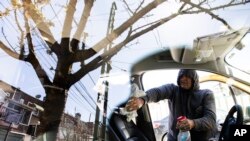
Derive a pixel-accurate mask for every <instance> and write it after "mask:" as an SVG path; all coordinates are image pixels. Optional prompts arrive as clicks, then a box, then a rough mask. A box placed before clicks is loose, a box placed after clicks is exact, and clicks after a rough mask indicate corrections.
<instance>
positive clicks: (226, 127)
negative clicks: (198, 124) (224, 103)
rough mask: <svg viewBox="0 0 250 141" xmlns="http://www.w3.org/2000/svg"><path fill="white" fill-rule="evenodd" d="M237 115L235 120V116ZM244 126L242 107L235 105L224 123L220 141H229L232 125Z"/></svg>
mask: <svg viewBox="0 0 250 141" xmlns="http://www.w3.org/2000/svg"><path fill="white" fill-rule="evenodd" d="M234 113H237V117H236V118H235V117H234V116H233V115H234ZM242 124H243V112H242V107H241V106H240V105H234V106H233V107H232V108H231V109H230V111H229V112H228V114H227V117H226V119H225V121H224V123H223V126H222V129H221V132H220V137H219V141H228V140H229V135H230V133H229V132H230V125H242Z"/></svg>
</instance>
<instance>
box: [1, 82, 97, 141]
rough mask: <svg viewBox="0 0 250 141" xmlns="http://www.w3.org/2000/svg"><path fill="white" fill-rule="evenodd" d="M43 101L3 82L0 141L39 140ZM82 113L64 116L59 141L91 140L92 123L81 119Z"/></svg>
mask: <svg viewBox="0 0 250 141" xmlns="http://www.w3.org/2000/svg"><path fill="white" fill-rule="evenodd" d="M42 105H43V101H41V100H39V99H37V98H34V97H32V96H30V95H28V94H26V93H24V92H22V91H21V90H19V89H18V88H15V87H13V86H11V85H9V84H7V83H5V82H3V81H1V80H0V140H5V136H6V135H7V134H9V135H8V140H11V141H14V140H20V138H26V139H25V140H27V141H30V140H32V139H33V138H35V137H36V135H37V133H36V129H37V127H38V126H39V124H40V122H39V117H40V116H41V112H42V111H43V108H42ZM80 119H81V114H80V113H76V115H75V116H72V115H69V114H64V115H63V117H62V122H61V124H60V127H59V135H58V140H59V141H90V140H91V141H92V140H93V128H94V126H93V122H83V121H81V120H80Z"/></svg>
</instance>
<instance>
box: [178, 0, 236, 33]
mask: <svg viewBox="0 0 250 141" xmlns="http://www.w3.org/2000/svg"><path fill="white" fill-rule="evenodd" d="M183 2H185V3H187V4H189V5H191V6H192V7H195V8H198V9H200V10H201V11H203V12H205V13H207V14H209V15H210V16H211V17H212V18H215V19H216V20H218V21H220V22H222V24H224V25H225V26H226V27H227V28H228V29H229V30H232V27H231V26H230V25H229V24H228V23H227V22H226V21H225V20H224V19H222V18H220V17H219V16H218V15H215V14H214V13H213V12H211V11H210V9H206V8H203V7H201V6H199V5H197V4H194V3H192V2H191V1H190V0H183Z"/></svg>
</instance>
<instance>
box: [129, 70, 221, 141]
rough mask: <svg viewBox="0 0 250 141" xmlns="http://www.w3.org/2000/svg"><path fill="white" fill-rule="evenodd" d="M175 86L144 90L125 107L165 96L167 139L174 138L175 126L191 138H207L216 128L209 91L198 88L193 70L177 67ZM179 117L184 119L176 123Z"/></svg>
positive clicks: (199, 140)
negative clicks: (143, 94) (188, 132)
mask: <svg viewBox="0 0 250 141" xmlns="http://www.w3.org/2000/svg"><path fill="white" fill-rule="evenodd" d="M177 84H178V86H177V85H175V84H166V85H163V86H161V87H158V88H152V89H150V90H148V91H146V96H143V97H140V98H132V99H131V100H130V101H129V102H128V103H127V105H126V108H127V110H129V111H132V110H137V109H139V108H141V107H142V106H143V105H144V104H146V103H149V102H158V101H160V100H163V99H168V104H169V110H170V115H169V133H168V141H176V140H177V135H178V132H179V129H181V130H184V131H188V130H190V133H191V140H192V141H208V140H209V138H210V137H211V135H212V133H214V131H215V130H216V115H215V100H214V95H213V92H212V91H210V90H207V89H206V90H200V89H199V78H198V75H197V73H196V71H195V70H188V69H181V70H180V71H179V74H178V78H177ZM179 116H186V117H187V119H186V120H184V121H181V122H178V123H177V118H178V117H179Z"/></svg>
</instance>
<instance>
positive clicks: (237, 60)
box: [225, 33, 250, 82]
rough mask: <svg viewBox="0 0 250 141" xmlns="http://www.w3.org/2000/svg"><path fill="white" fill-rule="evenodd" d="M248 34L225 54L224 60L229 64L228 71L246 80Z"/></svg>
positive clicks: (247, 70)
mask: <svg viewBox="0 0 250 141" xmlns="http://www.w3.org/2000/svg"><path fill="white" fill-rule="evenodd" d="M249 54H250V34H249V33H248V34H247V35H246V36H245V37H244V38H243V39H242V40H241V44H238V45H237V47H236V48H234V49H232V50H231V51H230V52H229V53H228V55H227V56H226V58H225V59H226V62H227V63H228V64H229V65H230V66H229V68H230V71H231V72H230V73H231V75H233V76H234V77H236V78H239V79H242V80H244V81H246V82H248V80H249V79H250V77H249V74H250V62H249V61H248V60H249V59H250V57H249Z"/></svg>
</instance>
